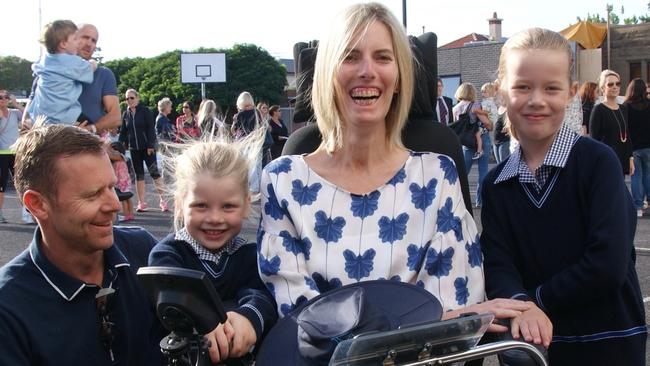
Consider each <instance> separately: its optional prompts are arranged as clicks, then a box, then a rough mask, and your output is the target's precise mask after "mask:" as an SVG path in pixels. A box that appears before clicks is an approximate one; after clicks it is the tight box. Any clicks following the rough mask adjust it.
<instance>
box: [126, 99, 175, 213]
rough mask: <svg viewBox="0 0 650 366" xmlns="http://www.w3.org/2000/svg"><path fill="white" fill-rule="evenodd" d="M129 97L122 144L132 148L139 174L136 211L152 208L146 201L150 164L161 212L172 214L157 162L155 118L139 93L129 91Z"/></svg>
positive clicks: (136, 174)
mask: <svg viewBox="0 0 650 366" xmlns="http://www.w3.org/2000/svg"><path fill="white" fill-rule="evenodd" d="M125 97H126V104H127V105H128V108H127V109H126V110H125V111H124V114H123V116H122V121H123V122H122V128H121V129H120V139H119V141H120V142H121V143H122V144H123V145H124V146H125V147H128V148H129V152H130V154H131V160H132V162H133V169H134V170H135V181H136V182H135V190H136V192H137V193H138V206H137V207H136V211H138V212H144V211H146V210H147V208H148V207H149V205H148V204H147V201H146V200H145V185H144V165H143V164H147V171H148V172H149V175H150V176H151V179H153V183H154V186H155V187H156V190H157V191H158V195H159V196H160V204H159V206H160V210H161V211H163V212H166V211H169V208H168V207H167V201H166V200H165V198H164V187H163V186H164V183H163V181H162V179H160V176H161V175H160V172H159V170H158V163H157V161H156V129H155V124H154V120H153V116H152V115H151V111H149V108H147V107H145V106H144V105H142V104H141V103H140V94H139V93H138V92H137V91H136V90H135V89H129V90H127V91H126V93H125Z"/></svg>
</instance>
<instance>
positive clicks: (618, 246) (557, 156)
mask: <svg viewBox="0 0 650 366" xmlns="http://www.w3.org/2000/svg"><path fill="white" fill-rule="evenodd" d="M572 59H573V53H572V51H571V47H570V45H569V43H568V41H567V40H566V39H565V38H564V37H563V36H562V35H560V34H559V33H556V32H553V31H549V30H546V29H541V28H531V29H527V30H524V31H521V32H519V33H517V34H515V35H513V36H512V37H510V38H509V39H508V41H507V42H506V43H505V44H504V45H503V48H502V49H501V57H500V59H499V67H498V75H499V78H498V82H499V87H498V89H499V91H500V92H501V93H503V94H504V100H505V102H506V107H507V109H508V111H507V113H508V119H509V122H510V127H511V129H510V131H511V133H512V134H513V135H514V137H516V138H517V140H518V141H519V145H518V146H517V149H516V150H515V152H514V153H513V154H512V155H511V156H510V157H509V158H508V160H507V161H506V163H503V164H500V165H499V166H497V167H496V168H495V169H493V170H492V171H490V173H489V174H488V176H487V177H486V178H485V184H484V185H483V210H482V212H481V221H482V223H483V232H482V233H481V238H480V239H481V249H482V251H483V254H484V258H485V263H484V270H485V285H486V291H487V293H488V297H489V298H494V297H506V298H516V299H520V300H524V301H526V302H527V304H529V305H530V306H531V307H530V309H528V310H525V311H523V312H522V313H521V314H520V315H518V316H516V317H515V318H514V319H513V320H512V321H511V334H512V336H513V337H514V338H515V339H522V338H523V339H524V340H525V341H531V340H532V341H535V340H542V344H543V345H544V346H545V347H548V356H549V364H550V365H554V366H564V365H572V366H573V365H626V366H628V365H629V366H641V365H645V361H646V359H645V350H646V338H647V327H646V318H645V314H644V306H643V299H642V295H641V289H640V287H639V281H638V276H637V274H636V270H635V250H634V245H633V242H634V232H635V226H636V217H635V216H634V206H633V204H632V200H631V199H630V194H629V193H628V192H627V188H626V186H625V182H624V180H623V179H621V178H622V177H621V175H620V173H618V172H617V170H620V164H619V162H618V159H617V157H616V155H615V154H614V153H613V152H612V149H610V148H609V147H607V146H605V145H604V144H602V143H600V142H598V141H596V140H594V139H590V138H586V137H582V136H580V135H579V134H577V133H575V132H574V131H572V130H571V129H570V128H569V127H568V126H567V125H566V124H565V123H564V114H565V113H566V106H567V105H568V104H569V103H570V102H571V100H572V99H573V96H574V95H575V93H576V90H577V84H576V83H575V82H574V81H572V80H571V75H572V74H573V73H572V68H573V66H572V65H574V63H573V60H572ZM611 80H612V79H610V80H609V82H611ZM608 94H609V95H612V96H613V94H615V93H608ZM612 99H614V98H612ZM604 314H610V315H609V316H605V315H604ZM527 364H530V363H527Z"/></svg>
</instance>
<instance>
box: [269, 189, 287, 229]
mask: <svg viewBox="0 0 650 366" xmlns="http://www.w3.org/2000/svg"><path fill="white" fill-rule="evenodd" d="M267 190H268V192H269V200H268V201H267V202H266V204H265V205H264V213H265V214H267V215H268V216H271V217H272V218H274V219H276V220H281V219H282V218H283V217H284V216H285V215H287V216H289V215H288V214H287V207H288V206H289V202H287V200H286V199H283V200H282V205H280V203H279V202H278V197H277V196H276V195H275V190H274V189H273V185H271V184H269V185H268V186H267Z"/></svg>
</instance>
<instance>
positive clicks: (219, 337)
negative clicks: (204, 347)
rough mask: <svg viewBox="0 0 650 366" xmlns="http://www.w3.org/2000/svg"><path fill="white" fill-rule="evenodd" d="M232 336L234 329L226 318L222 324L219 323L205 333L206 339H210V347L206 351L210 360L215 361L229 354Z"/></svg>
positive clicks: (225, 357)
mask: <svg viewBox="0 0 650 366" xmlns="http://www.w3.org/2000/svg"><path fill="white" fill-rule="evenodd" d="M234 336H235V330H234V329H233V326H232V324H230V321H228V320H226V322H225V323H223V324H219V325H218V326H217V327H216V328H214V330H213V331H212V332H210V333H208V334H206V335H205V337H206V338H207V339H208V341H210V349H209V350H208V352H209V354H210V360H212V362H214V363H217V362H219V361H223V360H225V359H227V358H228V357H229V356H230V348H231V345H232V342H233V338H234Z"/></svg>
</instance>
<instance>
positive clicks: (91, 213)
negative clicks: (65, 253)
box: [42, 153, 121, 253]
mask: <svg viewBox="0 0 650 366" xmlns="http://www.w3.org/2000/svg"><path fill="white" fill-rule="evenodd" d="M57 171H58V172H59V173H58V174H60V180H59V183H58V186H57V188H56V196H55V197H51V198H46V201H47V202H48V204H47V205H45V207H46V208H45V211H46V213H47V214H46V216H45V217H44V218H43V220H44V221H43V225H42V227H43V231H44V233H46V237H47V239H48V244H54V243H55V242H56V243H60V244H61V245H62V246H64V247H67V248H70V249H71V250H73V251H76V252H84V253H92V252H95V251H98V250H105V249H107V248H109V247H110V246H111V245H113V221H114V220H115V215H117V212H118V211H119V210H120V209H121V205H120V202H119V201H118V199H117V195H116V194H115V190H114V186H115V181H116V178H115V174H114V173H113V167H112V165H111V161H110V160H109V158H108V155H106V154H105V153H101V154H89V153H84V154H80V155H75V156H69V157H65V158H61V159H60V160H59V161H58V162H57Z"/></svg>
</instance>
